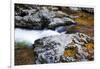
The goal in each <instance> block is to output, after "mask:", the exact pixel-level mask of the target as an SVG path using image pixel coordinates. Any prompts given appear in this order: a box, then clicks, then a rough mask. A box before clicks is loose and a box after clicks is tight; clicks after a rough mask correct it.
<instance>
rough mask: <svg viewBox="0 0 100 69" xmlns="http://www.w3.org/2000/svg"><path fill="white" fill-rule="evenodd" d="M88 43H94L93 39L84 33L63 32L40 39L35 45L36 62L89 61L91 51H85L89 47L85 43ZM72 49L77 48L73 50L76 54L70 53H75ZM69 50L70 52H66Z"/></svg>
mask: <svg viewBox="0 0 100 69" xmlns="http://www.w3.org/2000/svg"><path fill="white" fill-rule="evenodd" d="M88 43H92V44H93V39H92V38H90V37H89V36H87V35H85V34H83V33H76V34H61V35H56V36H49V37H44V38H42V39H38V40H36V41H35V43H34V45H33V47H34V52H35V54H36V56H35V59H36V61H35V63H36V64H42V63H58V62H72V61H88V60H89V58H88V56H89V55H90V53H88V52H86V51H85V50H86V49H87V48H86V47H85V44H88ZM90 47H91V46H90ZM71 50H72V51H73V50H75V52H73V53H75V55H72V56H70V53H71V54H73V53H72V52H70V51H71ZM67 51H69V54H68V53H67V54H66V52H67ZM92 51H93V50H92ZM91 58H93V53H92V55H91Z"/></svg>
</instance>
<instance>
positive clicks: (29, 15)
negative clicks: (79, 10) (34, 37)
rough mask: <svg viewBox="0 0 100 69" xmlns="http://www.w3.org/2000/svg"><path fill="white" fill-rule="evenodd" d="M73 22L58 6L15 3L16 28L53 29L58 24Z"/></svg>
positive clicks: (65, 24)
mask: <svg viewBox="0 0 100 69" xmlns="http://www.w3.org/2000/svg"><path fill="white" fill-rule="evenodd" d="M24 6H25V7H26V8H25V7H24ZM73 24H75V21H74V20H72V19H71V18H70V17H69V15H67V14H66V13H64V12H63V11H60V10H59V9H58V7H44V6H37V7H35V6H33V5H29V7H28V5H15V27H18V28H25V29H33V30H42V29H45V28H47V29H53V30H55V28H57V27H59V26H70V25H73Z"/></svg>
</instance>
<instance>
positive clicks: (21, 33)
mask: <svg viewBox="0 0 100 69" xmlns="http://www.w3.org/2000/svg"><path fill="white" fill-rule="evenodd" d="M53 35H60V33H58V32H56V31H52V30H26V29H20V28H16V29H15V41H17V42H22V41H25V42H29V43H31V44H34V41H35V40H37V39H40V38H43V37H47V36H53Z"/></svg>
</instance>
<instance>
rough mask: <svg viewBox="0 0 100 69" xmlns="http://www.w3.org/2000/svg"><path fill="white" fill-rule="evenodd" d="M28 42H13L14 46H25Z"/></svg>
mask: <svg viewBox="0 0 100 69" xmlns="http://www.w3.org/2000/svg"><path fill="white" fill-rule="evenodd" d="M27 46H28V43H27V42H25V41H22V42H15V48H27Z"/></svg>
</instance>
